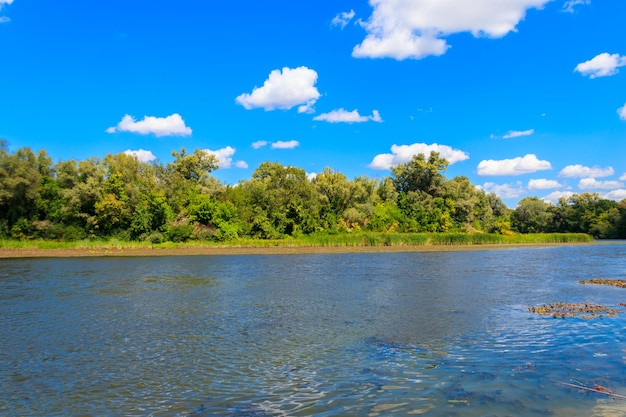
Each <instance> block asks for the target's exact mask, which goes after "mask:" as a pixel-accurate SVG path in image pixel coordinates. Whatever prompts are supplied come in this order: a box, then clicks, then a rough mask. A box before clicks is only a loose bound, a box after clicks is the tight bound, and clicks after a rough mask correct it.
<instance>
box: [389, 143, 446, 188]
mask: <svg viewBox="0 0 626 417" xmlns="http://www.w3.org/2000/svg"><path fill="white" fill-rule="evenodd" d="M447 167H448V161H446V160H445V159H444V158H440V157H439V153H437V152H431V153H430V156H429V157H428V160H426V157H425V156H424V154H423V153H420V154H418V155H415V156H413V158H412V159H411V160H410V161H409V162H406V163H404V164H400V165H397V166H395V167H393V168H391V171H392V173H393V184H394V186H395V188H396V191H397V192H398V193H400V194H402V193H404V194H406V193H409V192H411V191H422V192H424V193H426V194H429V195H431V196H433V197H436V196H440V195H441V194H442V193H443V191H444V190H443V186H444V183H445V177H444V176H443V174H442V172H444V171H445V170H446V168H447Z"/></svg>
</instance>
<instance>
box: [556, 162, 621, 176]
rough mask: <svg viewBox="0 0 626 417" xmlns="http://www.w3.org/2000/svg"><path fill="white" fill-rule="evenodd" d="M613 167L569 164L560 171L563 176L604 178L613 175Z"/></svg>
mask: <svg viewBox="0 0 626 417" xmlns="http://www.w3.org/2000/svg"><path fill="white" fill-rule="evenodd" d="M614 173H615V171H614V170H613V167H606V168H602V167H593V168H590V167H586V166H584V165H580V164H576V165H568V166H566V167H565V168H563V169H562V170H561V172H559V177H561V178H602V177H609V176H611V175H613V174H614Z"/></svg>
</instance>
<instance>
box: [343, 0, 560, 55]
mask: <svg viewBox="0 0 626 417" xmlns="http://www.w3.org/2000/svg"><path fill="white" fill-rule="evenodd" d="M549 1H550V0H498V1H488V0H481V1H472V2H468V1H467V0H370V1H369V2H370V5H371V6H372V7H373V8H374V11H373V12H372V15H371V16H370V18H369V19H368V20H367V21H366V22H365V23H364V24H363V26H364V27H365V29H366V31H367V35H366V37H365V39H364V40H363V42H362V43H361V44H360V45H357V46H355V47H354V49H353V51H352V56H354V57H359V58H361V57H368V58H384V57H389V58H395V59H398V60H402V59H407V58H411V59H420V58H424V57H426V56H429V55H442V54H444V53H445V52H446V50H447V49H448V48H449V45H448V44H447V43H446V41H445V40H444V39H442V38H443V37H445V36H447V35H451V34H454V33H460V32H470V33H472V35H474V36H475V37H479V36H488V37H493V38H500V37H502V36H504V35H506V34H507V33H509V32H511V31H515V30H516V26H517V24H518V23H519V22H520V21H521V20H522V19H523V18H524V16H525V14H526V10H528V9H530V8H541V7H543V5H544V4H546V3H548V2H549Z"/></svg>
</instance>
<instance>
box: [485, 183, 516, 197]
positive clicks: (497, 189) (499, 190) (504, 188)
mask: <svg viewBox="0 0 626 417" xmlns="http://www.w3.org/2000/svg"><path fill="white" fill-rule="evenodd" d="M478 188H480V189H481V190H483V191H485V192H487V193H494V194H496V195H497V196H498V197H500V198H517V197H519V196H521V195H523V194H524V193H525V192H526V190H524V187H522V183H521V182H518V183H517V184H496V183H494V182H486V183H484V184H483V185H481V186H478Z"/></svg>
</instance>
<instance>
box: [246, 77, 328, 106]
mask: <svg viewBox="0 0 626 417" xmlns="http://www.w3.org/2000/svg"><path fill="white" fill-rule="evenodd" d="M316 82H317V72H315V71H314V70H312V69H309V68H307V67H298V68H293V69H291V68H286V67H285V68H283V69H282V71H281V70H277V69H276V70H273V71H272V72H270V75H269V77H268V78H267V80H265V82H264V83H263V87H254V89H253V90H252V92H251V93H250V94H247V93H244V94H241V95H239V96H238V97H237V98H236V99H235V101H236V102H237V103H238V104H241V105H242V106H243V107H244V108H246V109H247V110H250V109H255V108H262V109H264V110H265V111H269V110H276V109H280V110H289V109H291V108H293V107H295V106H299V107H298V112H299V113H308V112H312V110H313V105H314V104H315V102H316V101H317V99H318V98H319V97H320V93H319V91H317V88H316V87H315V83H316Z"/></svg>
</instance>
